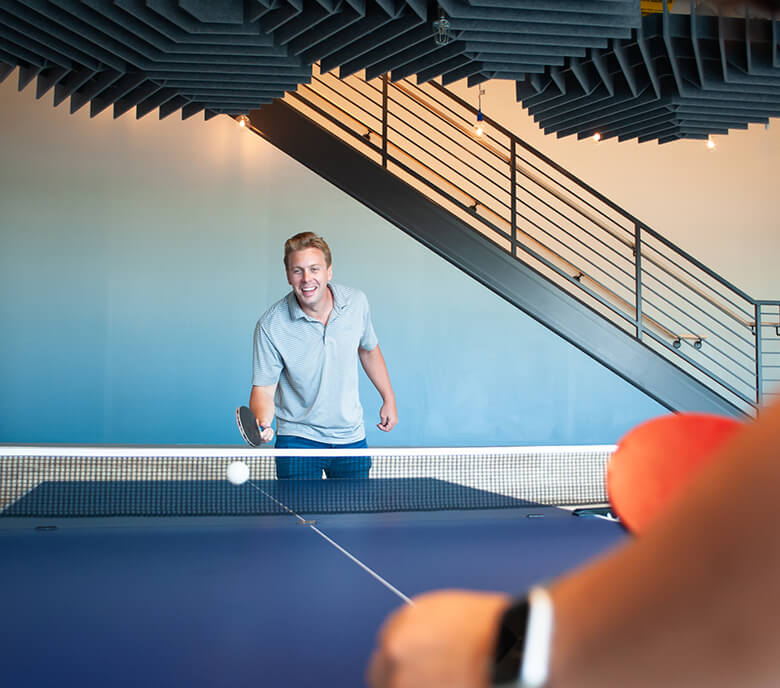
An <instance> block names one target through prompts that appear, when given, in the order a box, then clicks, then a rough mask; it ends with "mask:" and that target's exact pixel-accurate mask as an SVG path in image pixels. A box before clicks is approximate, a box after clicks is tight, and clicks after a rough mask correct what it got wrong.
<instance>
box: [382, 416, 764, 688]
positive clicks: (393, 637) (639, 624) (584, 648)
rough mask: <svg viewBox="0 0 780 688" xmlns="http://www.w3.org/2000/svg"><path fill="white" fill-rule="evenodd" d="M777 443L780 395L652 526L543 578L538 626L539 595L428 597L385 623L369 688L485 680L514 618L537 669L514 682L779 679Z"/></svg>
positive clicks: (518, 652) (564, 685) (668, 683)
mask: <svg viewBox="0 0 780 688" xmlns="http://www.w3.org/2000/svg"><path fill="white" fill-rule="evenodd" d="M779 448H780V402H776V403H775V404H774V405H773V406H772V407H770V408H768V409H765V410H764V411H763V412H762V413H761V415H760V416H759V419H758V420H757V421H756V422H753V423H747V424H746V425H745V428H744V429H743V430H741V431H740V432H738V433H736V434H735V436H734V438H733V439H731V440H730V441H728V442H727V443H726V445H724V447H723V448H722V449H721V450H720V451H719V452H718V453H717V455H715V456H713V458H712V460H711V461H710V462H708V465H707V467H706V469H705V470H704V471H702V474H701V476H700V477H697V480H696V481H695V483H694V484H693V485H691V486H690V489H688V490H686V491H685V494H683V495H681V496H680V498H678V499H676V500H674V502H673V503H670V504H669V506H668V509H667V510H666V512H665V513H664V514H663V515H662V516H661V517H660V518H659V519H658V521H657V522H655V523H654V524H653V526H652V527H651V528H650V529H648V530H647V532H645V533H643V534H642V536H641V537H637V538H634V539H632V540H631V541H630V542H629V543H628V544H626V545H625V546H623V547H620V548H619V549H618V550H616V551H615V552H613V553H611V554H609V555H606V556H604V557H602V558H600V559H598V560H596V561H594V562H593V563H591V564H589V565H586V566H584V567H582V568H580V569H578V570H576V571H574V572H572V573H570V574H568V575H565V576H563V577H561V578H559V579H557V580H554V581H551V582H549V583H548V584H546V585H545V586H544V587H543V588H540V587H538V586H537V587H536V588H532V593H533V592H534V591H537V592H539V591H542V594H541V597H539V600H540V601H541V602H542V603H543V604H542V605H541V606H538V609H539V610H540V614H539V615H537V616H536V617H535V618H536V619H538V620H540V621H539V623H537V624H536V625H534V624H533V622H532V618H534V617H533V614H534V612H533V609H534V608H535V606H536V602H535V601H534V600H532V599H531V596H530V595H529V597H528V603H527V606H526V605H524V604H523V603H522V602H519V603H518V604H513V602H512V600H510V598H509V597H508V596H507V595H505V594H500V593H483V592H469V591H446V592H445V591H441V592H433V593H428V594H427V595H424V596H422V597H419V598H417V599H416V600H415V605H414V606H412V605H408V606H406V607H404V608H403V609H401V610H399V611H398V612H396V613H395V614H394V615H393V616H392V617H391V618H390V620H389V621H388V622H387V623H386V624H385V626H384V628H383V629H382V631H381V633H380V636H379V640H378V649H377V651H376V653H375V655H374V657H373V661H372V662H371V665H370V669H369V679H370V685H371V686H372V687H373V688H417V687H418V686H425V687H426V688H453V686H458V687H459V688H487V687H488V686H489V685H490V683H491V677H495V675H496V666H497V658H498V656H499V655H500V654H501V653H498V652H496V649H497V648H498V647H499V646H500V645H499V642H498V641H499V638H502V637H503V635H504V630H505V629H507V628H509V629H510V630H512V631H513V633H512V634H510V637H512V636H513V637H514V639H515V646H514V647H515V650H514V651H513V652H514V661H515V662H516V663H519V664H520V665H521V666H522V667H523V673H524V675H527V676H528V678H526V679H524V681H518V680H517V678H516V677H517V676H518V673H514V674H513V676H512V678H511V679H510V680H511V683H512V685H514V686H516V687H519V686H534V687H536V688H540V687H542V686H543V687H544V688H568V687H569V686H572V688H590V687H593V688H596V687H598V688H608V687H611V686H614V687H615V688H625V687H626V686H630V687H631V688H657V687H658V686H664V687H665V688H668V687H672V686H674V687H679V688H693V687H699V686H701V687H702V688H704V687H705V686H706V688H720V687H721V686H722V687H723V688H732V687H733V686H739V687H740V688H752V687H755V688H763V687H764V686H780V659H779V658H778V651H777V650H778V638H780V528H778V524H777V496H778V494H780V449H779ZM545 590H546V592H544V591H545ZM515 610H520V611H524V612H525V613H527V616H525V617H524V618H527V619H528V621H527V625H525V626H524V627H523V626H522V624H519V623H518V624H516V625H514V626H512V625H511V624H512V623H514V619H513V618H511V614H513V613H514V612H515ZM529 610H530V611H529ZM508 622H510V625H509V626H507V623H508ZM499 629H501V634H500V633H499ZM531 638H533V639H534V641H537V642H532V641H531ZM501 647H503V645H501ZM506 654H507V655H510V654H512V653H506ZM526 655H527V656H528V658H529V660H538V663H537V664H536V666H535V669H537V671H535V672H530V671H529V672H527V673H526V672H525V666H526V662H525V657H526ZM521 658H522V660H523V661H522V662H520V661H519V660H520V659H521ZM513 666H514V665H513ZM531 666H533V664H531ZM529 674H530V675H529ZM504 682H506V683H507V684H509V682H510V681H509V680H505V681H503V682H501V683H504Z"/></svg>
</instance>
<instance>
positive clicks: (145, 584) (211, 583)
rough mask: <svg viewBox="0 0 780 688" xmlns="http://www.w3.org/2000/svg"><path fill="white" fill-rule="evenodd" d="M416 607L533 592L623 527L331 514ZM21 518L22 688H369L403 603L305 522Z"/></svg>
mask: <svg viewBox="0 0 780 688" xmlns="http://www.w3.org/2000/svg"><path fill="white" fill-rule="evenodd" d="M314 518H316V521H317V528H318V529H319V530H321V531H322V532H323V533H324V534H326V535H327V536H328V537H330V538H331V539H333V540H334V541H336V542H337V543H338V544H339V545H340V546H341V547H343V548H344V549H346V550H347V551H349V552H350V553H351V554H352V555H354V556H355V557H356V558H357V559H359V560H360V561H361V562H363V563H364V564H365V565H366V566H368V567H369V568H371V569H372V570H373V571H375V572H376V573H377V574H378V575H379V576H381V577H382V578H384V579H385V580H387V581H388V582H389V583H390V584H392V585H393V586H394V587H395V588H397V589H398V590H400V591H401V592H402V593H404V594H405V595H407V596H410V597H411V596H414V595H416V594H419V593H421V592H424V591H427V590H432V589H436V588H449V587H458V588H473V589H480V590H503V591H507V592H510V593H518V594H519V593H521V592H522V591H523V590H524V589H525V588H526V587H527V586H528V585H530V584H531V583H534V582H538V581H540V580H544V579H548V578H550V577H552V576H555V575H557V574H560V573H562V572H564V571H566V570H569V569H570V568H572V567H574V566H576V565H578V564H580V563H582V562H584V561H586V560H587V559H589V558H590V557H593V556H595V555H597V554H599V553H601V552H604V551H605V550H607V549H609V548H611V547H613V546H615V545H616V544H617V543H619V542H620V541H621V540H622V539H623V538H624V537H625V535H624V533H623V531H622V529H621V528H620V527H619V526H618V525H616V524H614V523H610V522H607V521H603V520H597V519H583V518H576V517H574V516H572V515H571V514H570V513H569V512H567V511H564V510H561V509H556V508H552V507H526V508H516V509H501V510H489V511H469V512H465V511H449V512H427V513H395V514H392V513H386V514H360V515H357V514H355V515H322V516H316V517H314ZM49 523H51V520H46V519H43V520H42V519H13V520H11V521H9V522H6V523H4V524H3V527H2V528H0V560H2V562H3V564H2V566H0V609H1V610H2V618H3V625H4V630H5V633H4V634H3V635H4V638H3V641H2V643H0V667H2V669H0V674H1V675H2V683H3V685H8V686H25V687H38V686H81V687H91V686H96V687H97V686H100V687H101V688H105V687H107V686H190V687H195V688H198V687H201V686H203V687H206V686H230V687H233V688H241V687H243V686H247V687H248V686H252V687H253V688H256V687H257V686H271V687H276V686H280V687H281V686H284V687H293V688H298V687H304V686H318V687H322V686H340V687H351V686H363V685H365V681H364V674H365V668H366V664H367V662H368V658H369V656H370V653H371V651H372V648H373V646H374V639H375V637H376V632H377V630H378V628H379V627H380V625H381V623H382V621H383V620H384V619H385V618H386V616H387V615H388V614H389V613H390V612H391V611H392V610H393V609H395V608H397V607H398V606H399V605H401V604H403V602H402V600H401V599H400V598H399V597H398V596H396V595H395V594H394V593H393V592H392V591H391V590H389V589H388V588H387V587H385V586H383V585H382V584H381V583H380V582H378V581H377V580H376V579H375V578H374V577H372V576H371V575H369V574H368V573H367V572H366V571H365V570H364V569H363V568H361V567H360V566H358V565H357V564H356V563H355V562H353V561H352V560H351V559H350V558H349V557H347V556H346V555H345V554H343V553H342V552H341V551H339V550H338V549H337V548H336V547H334V546H333V545H332V544H330V543H328V542H327V541H326V540H325V539H323V538H322V537H321V536H320V535H318V534H317V533H316V532H315V531H314V530H313V529H312V528H311V527H309V526H306V525H301V524H300V523H299V521H298V519H296V518H295V517H293V516H259V517H250V516H245V517H221V518H200V519H199V518H180V519H165V518H157V519H144V520H140V519H113V520H112V519H102V520H98V519H61V520H58V521H57V522H56V525H57V528H56V529H53V530H39V529H36V526H40V525H41V524H49Z"/></svg>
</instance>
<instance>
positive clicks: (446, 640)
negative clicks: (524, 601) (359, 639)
mask: <svg viewBox="0 0 780 688" xmlns="http://www.w3.org/2000/svg"><path fill="white" fill-rule="evenodd" d="M509 603H510V599H509V597H507V596H506V595H501V594H498V593H474V592H465V591H457V590H451V591H441V592H434V593H429V594H427V595H422V596H421V597H418V598H416V599H415V600H414V605H407V606H405V607H403V608H401V609H399V610H398V611H396V612H395V613H394V614H393V615H392V616H391V617H390V618H389V619H388V621H387V622H386V623H385V625H384V626H383V628H382V630H381V631H380V633H379V638H378V647H377V649H376V651H375V652H374V656H373V657H372V659H371V664H370V666H369V669H368V682H369V685H370V686H371V687H372V688H420V687H421V686H425V688H487V687H488V686H489V685H490V673H491V664H492V660H493V651H494V647H495V641H496V637H497V634H498V625H499V621H500V618H501V614H502V613H503V612H504V610H505V609H506V607H507V606H508V605H509Z"/></svg>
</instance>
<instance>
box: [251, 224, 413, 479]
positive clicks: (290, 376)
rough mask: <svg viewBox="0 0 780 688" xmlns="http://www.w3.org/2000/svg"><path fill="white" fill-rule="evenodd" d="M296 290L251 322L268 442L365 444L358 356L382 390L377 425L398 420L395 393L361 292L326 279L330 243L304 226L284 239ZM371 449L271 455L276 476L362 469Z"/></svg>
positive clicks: (255, 380)
mask: <svg viewBox="0 0 780 688" xmlns="http://www.w3.org/2000/svg"><path fill="white" fill-rule="evenodd" d="M284 266H285V271H286V274H287V281H288V283H289V284H290V286H291V287H292V291H291V292H290V293H289V294H287V295H286V296H285V297H284V298H282V299H280V300H279V301H277V302H276V303H275V304H274V305H273V306H271V307H270V308H269V309H268V311H266V313H265V314H264V315H263V316H262V317H261V318H260V320H259V321H258V323H257V327H256V328H255V339H254V353H253V363H254V372H253V377H252V385H253V386H252V392H251V395H250V399H249V407H250V408H251V409H252V412H253V413H254V414H255V418H256V419H257V423H258V425H259V426H260V429H261V437H262V439H263V441H264V442H270V441H271V440H272V439H273V436H274V431H273V429H272V428H271V422H272V421H273V419H274V416H276V420H277V437H276V446H277V447H279V448H360V447H365V446H366V439H365V428H364V425H363V408H362V407H361V405H360V398H359V394H358V369H357V361H358V359H359V360H360V363H361V365H362V366H363V370H365V371H366V375H368V378H369V379H370V380H371V382H372V383H373V385H374V387H376V389H377V391H378V392H379V394H380V395H381V397H382V408H381V409H380V411H379V418H380V422H379V423H378V425H377V427H378V428H379V429H380V430H383V431H385V432H389V431H390V430H392V429H393V427H394V426H395V425H396V423H397V422H398V411H397V408H396V403H395V394H394V393H393V388H392V386H391V384H390V376H389V374H388V372H387V366H386V365H385V360H384V358H383V356H382V352H381V350H380V349H379V345H378V344H377V338H376V334H375V333H374V327H373V325H372V323H371V314H370V311H369V307H368V300H367V299H366V296H365V294H363V292H361V291H359V290H357V289H352V288H350V287H345V286H340V285H337V284H331V279H332V277H333V266H332V258H331V253H330V248H329V247H328V244H327V243H326V242H325V240H324V239H322V237H319V236H317V235H316V234H314V233H313V232H302V233H300V234H296V235H295V236H293V237H291V238H290V239H288V240H287V242H286V243H285V245H284ZM370 468H371V459H370V457H367V456H365V457H351V458H347V457H342V458H337V459H330V460H326V459H321V458H309V457H305V458H304V457H294V458H289V457H277V459H276V474H277V477H278V478H299V479H319V478H321V477H322V472H323V471H325V474H326V475H327V477H328V478H367V477H368V472H369V469H370Z"/></svg>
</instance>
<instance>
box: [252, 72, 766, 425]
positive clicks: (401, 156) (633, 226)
mask: <svg viewBox="0 0 780 688" xmlns="http://www.w3.org/2000/svg"><path fill="white" fill-rule="evenodd" d="M249 119H250V127H251V128H252V130H253V131H254V132H255V133H257V134H259V135H261V136H262V137H264V138H265V139H266V140H268V141H269V142H270V143H272V144H274V145H275V146H276V147H278V148H279V149H281V150H282V151H284V152H286V153H287V154H289V155H290V156H292V157H293V158H295V159H296V160H298V161H299V162H301V163H302V164H304V165H305V166H307V167H308V168H310V169H311V170H313V171H314V172H316V173H317V174H318V175H320V176H322V177H324V178H325V179H327V180H329V181H330V182H332V183H333V184H335V185H336V186H337V187H339V188H341V189H342V190H344V191H345V192H346V193H348V194H350V195H351V196H353V197H354V198H356V199H357V200H359V201H360V202H362V203H364V204H365V205H367V206H368V207H370V208H371V209H372V210H374V211H375V212H377V213H378V214H379V215H381V216H382V217H384V218H385V219H387V220H388V221H390V222H392V223H393V224H395V225H396V226H398V227H399V228H400V229H402V230H403V231H404V232H406V233H407V234H409V235H410V236H412V237H414V238H415V239H417V240H418V241H420V242H421V243H422V244H424V245H425V246H427V247H428V248H430V249H431V250H433V251H435V252H436V253H437V254H439V255H440V256H442V257H443V258H445V259H446V260H448V261H449V262H451V263H452V264H454V265H455V266H457V267H458V268H460V269H461V270H463V271H464V272H466V273H467V274H469V275H470V276H472V277H473V278H474V279H476V280H478V281H479V282H481V283H482V284H483V285H485V286H486V287H488V288H489V289H491V290H492V291H494V292H495V293H496V294H497V295H499V296H501V297H502V298H504V299H506V300H507V301H509V302H510V303H512V304H514V305H515V306H516V307H518V308H519V309H521V310H522V311H524V312H525V313H527V314H528V315H530V316H531V317H533V318H535V319H536V320H538V321H539V322H541V323H542V324H544V325H545V326H547V327H548V328H550V329H551V330H553V331H554V332H556V333H557V334H558V335H560V336H561V337H563V338H564V339H566V340H567V341H569V342H570V343H572V344H573V345H575V346H576V347H578V348H580V349H581V350H583V351H584V352H586V353H587V354H589V355H590V356H592V357H593V358H595V359H596V360H598V361H599V362H601V363H602V364H603V365H605V366H606V367H607V368H609V369H610V370H612V371H613V372H615V373H616V374H618V375H620V376H621V377H623V378H624V379H626V380H627V381H628V382H630V383H631V384H633V385H635V386H636V387H638V388H639V389H641V390H642V391H643V392H645V393H646V394H648V395H649V396H650V397H652V398H653V399H655V400H656V401H658V402H659V403H661V404H663V405H664V406H666V407H667V408H669V409H671V410H674V411H701V412H711V413H721V414H728V415H735V416H742V415H752V414H754V413H755V410H756V409H757V407H758V406H759V405H761V404H763V403H766V401H767V400H768V398H769V397H770V396H776V395H777V393H778V392H780V389H778V387H780V385H779V384H778V383H780V301H758V300H755V299H752V298H751V297H749V296H748V295H747V294H745V293H744V292H742V291H741V290H739V289H738V288H737V287H735V286H734V285H732V284H730V283H729V282H727V281H726V280H724V279H723V278H721V277H720V276H718V275H717V274H715V273H714V272H713V271H712V270H710V269H708V268H707V267H706V266H704V265H702V264H701V263H700V262H699V261H697V260H696V259H695V258H693V257H692V256H690V255H688V254H687V253H685V252H684V251H682V250H680V249H679V248H677V247H676V246H675V245H674V244H672V243H671V242H669V241H668V240H667V239H665V238H664V237H663V236H661V235H660V234H659V233H657V232H656V231H654V230H653V229H651V228H650V227H648V226H647V225H645V224H644V223H642V222H641V221H640V220H638V219H637V218H635V217H633V216H632V215H630V214H629V213H627V212H625V211H624V210H623V209H621V208H620V207H619V206H617V205H616V204H614V203H612V202H611V201H610V200H609V199H607V198H605V197H604V196H602V195H601V194H599V193H598V192H597V191H596V190H594V189H592V188H591V187H589V186H588V185H587V184H585V183H584V182H582V181H580V180H579V179H577V178H576V177H574V175H572V174H570V173H569V172H567V171H566V170H564V169H563V168H561V167H560V166H559V165H557V164H556V163H554V162H553V161H552V160H550V159H549V158H547V157H546V156H544V155H543V154H542V153H540V152H539V151H537V150H535V149H533V148H532V147H531V146H529V145H528V144H526V143H525V142H523V141H522V140H520V139H519V138H517V137H516V136H514V135H513V134H512V133H511V132H509V131H508V130H506V129H504V128H503V127H501V126H500V125H499V124H498V123H496V122H493V121H491V120H490V119H489V118H487V117H483V118H482V120H481V122H480V124H481V125H482V128H483V131H482V133H481V134H480V135H477V134H475V132H474V122H475V120H476V119H477V112H476V111H475V110H474V108H472V107H471V106H470V105H469V104H468V103H466V102H464V101H462V100H461V99H459V98H458V97H456V96H455V95H454V94H452V93H451V92H449V91H448V90H446V89H445V88H443V87H441V86H439V85H437V84H435V83H433V82H428V83H423V84H414V83H413V82H411V81H409V80H406V79H401V80H399V81H396V82H390V80H389V79H388V78H387V77H386V76H385V77H380V78H377V79H374V80H371V81H365V80H363V79H361V78H359V77H357V76H350V77H347V78H345V79H338V78H336V77H335V76H333V75H330V74H323V73H320V71H319V69H318V67H317V65H315V67H314V72H313V77H312V81H311V83H310V84H308V85H301V86H300V87H299V88H298V90H297V91H296V92H294V93H288V94H287V95H286V96H285V98H284V100H279V101H275V102H274V103H273V104H270V105H264V106H263V107H262V108H261V109H259V110H254V111H252V112H251V113H249ZM489 345H490V343H489V342H486V346H489ZM518 355H522V351H521V345H520V343H518Z"/></svg>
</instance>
